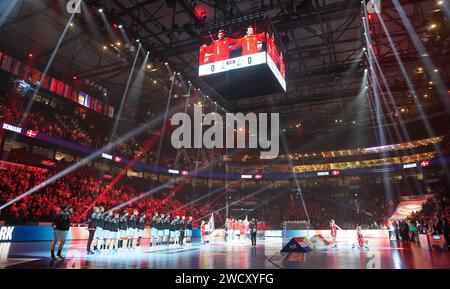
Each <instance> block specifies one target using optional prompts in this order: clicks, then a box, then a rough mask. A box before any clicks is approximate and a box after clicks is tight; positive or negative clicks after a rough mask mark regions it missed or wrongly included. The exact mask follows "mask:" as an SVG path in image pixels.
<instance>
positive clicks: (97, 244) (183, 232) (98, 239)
mask: <svg viewBox="0 0 450 289" xmlns="http://www.w3.org/2000/svg"><path fill="white" fill-rule="evenodd" d="M105 214H106V216H104V215H105ZM192 222H193V220H192V217H189V218H188V220H187V221H186V217H185V216H182V217H181V218H180V217H179V216H176V217H175V218H174V219H173V220H170V214H167V215H166V216H164V214H161V215H158V213H157V212H155V213H154V215H153V218H152V220H151V224H150V227H151V236H150V246H160V245H169V244H170V245H175V244H180V245H183V244H184V241H186V244H190V243H191V237H192ZM145 225H146V214H145V213H141V214H140V215H139V211H138V210H136V209H135V210H133V214H132V215H131V216H129V212H128V211H124V213H123V214H122V216H120V214H119V213H117V212H115V213H114V212H113V211H109V212H108V213H105V209H104V207H102V206H101V207H95V208H94V212H93V213H92V215H91V218H90V221H89V226H88V230H89V239H88V242H87V253H88V254H95V253H99V252H100V251H108V252H117V251H119V250H123V249H133V248H136V247H140V246H141V241H142V238H143V236H144V230H145ZM136 237H137V241H136V243H135V239H136ZM185 238H186V239H185ZM92 245H93V246H94V251H92V250H91V246H92Z"/></svg>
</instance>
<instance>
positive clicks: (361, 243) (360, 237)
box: [352, 226, 369, 249]
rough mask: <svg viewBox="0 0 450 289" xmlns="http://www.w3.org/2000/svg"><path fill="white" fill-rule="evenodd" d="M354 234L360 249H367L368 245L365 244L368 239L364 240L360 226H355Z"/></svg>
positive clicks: (354, 245)
mask: <svg viewBox="0 0 450 289" xmlns="http://www.w3.org/2000/svg"><path fill="white" fill-rule="evenodd" d="M356 236H357V238H358V246H359V248H360V249H368V248H369V247H368V246H367V243H368V241H367V240H364V236H363V234H362V231H361V226H357V227H356ZM356 246H357V245H356V244H353V246H352V248H355V247H356Z"/></svg>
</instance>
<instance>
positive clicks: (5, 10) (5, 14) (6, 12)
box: [0, 0, 18, 27]
mask: <svg viewBox="0 0 450 289" xmlns="http://www.w3.org/2000/svg"><path fill="white" fill-rule="evenodd" d="M17 1H18V0H13V1H11V2H10V3H9V4H6V2H3V3H1V4H0V8H2V9H1V10H3V12H2V13H1V14H0V27H1V26H3V23H5V21H6V18H8V15H9V14H10V13H11V11H12V10H13V9H14V7H15V6H16V4H17ZM3 5H8V6H7V7H6V8H5V7H4V6H3Z"/></svg>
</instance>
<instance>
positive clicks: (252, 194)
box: [195, 186, 270, 221]
mask: <svg viewBox="0 0 450 289" xmlns="http://www.w3.org/2000/svg"><path fill="white" fill-rule="evenodd" d="M269 188H270V186H265V187H263V188H261V189H258V190H256V191H255V192H253V193H251V194H250V195H247V196H244V197H242V198H240V199H239V200H236V201H234V202H232V203H231V204H228V205H226V206H224V207H221V208H219V209H217V210H214V211H212V212H209V213H208V214H206V215H204V216H202V217H201V218H197V219H196V220H195V221H199V220H202V219H203V218H205V217H207V216H208V215H211V214H214V213H218V212H220V211H223V210H225V209H226V208H227V207H229V206H232V205H235V204H237V203H239V202H241V201H244V200H246V199H248V198H250V197H253V196H256V195H258V194H260V193H262V192H264V191H267V190H268V189H269Z"/></svg>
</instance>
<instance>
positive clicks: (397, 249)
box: [0, 238, 450, 269]
mask: <svg viewBox="0 0 450 289" xmlns="http://www.w3.org/2000/svg"><path fill="white" fill-rule="evenodd" d="M85 244H86V243H85V242H84V241H73V242H71V243H70V244H69V245H68V246H67V247H66V249H65V250H64V252H63V254H64V253H65V256H66V259H65V260H56V261H51V260H50V258H48V255H49V252H48V248H49V246H50V242H27V243H0V268H1V269H4V268H7V269H14V268H16V269H17V268H26V269H32V268H36V269H45V268H48V269H64V268H67V269H80V268H82V269H165V268H170V269H238V268H240V269H277V268H286V269H303V268H315V269H344V268H345V269H347V268H348V269H359V268H381V269H416V268H417V269H418V268H423V269H426V268H428V269H432V268H441V269H449V268H450V252H428V251H426V250H423V249H421V248H420V247H419V246H418V245H417V244H411V246H406V247H403V246H402V245H401V244H397V242H395V241H391V242H389V241H387V240H386V241H382V240H380V241H378V242H377V241H373V240H372V241H371V242H370V248H369V250H365V251H361V250H359V249H352V246H351V244H338V247H337V248H328V249H324V250H316V251H313V252H310V253H280V250H281V247H282V244H283V241H282V240H281V238H270V239H269V240H266V241H259V243H258V245H257V246H256V248H253V247H252V246H251V245H250V242H242V243H225V242H223V241H217V242H213V243H210V244H208V245H200V243H199V241H198V240H197V241H196V242H194V244H192V245H191V246H185V247H183V248H179V247H178V246H176V247H162V248H148V240H146V241H145V242H144V248H141V249H134V250H124V251H120V252H118V253H115V254H99V255H92V256H87V255H86V254H85Z"/></svg>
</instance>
